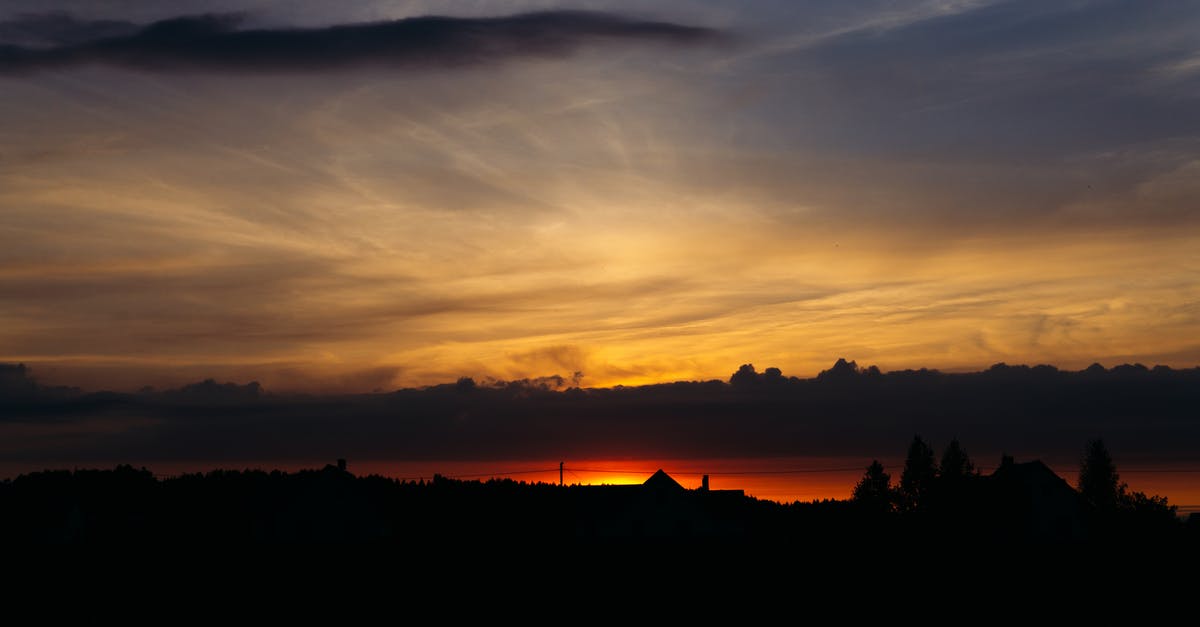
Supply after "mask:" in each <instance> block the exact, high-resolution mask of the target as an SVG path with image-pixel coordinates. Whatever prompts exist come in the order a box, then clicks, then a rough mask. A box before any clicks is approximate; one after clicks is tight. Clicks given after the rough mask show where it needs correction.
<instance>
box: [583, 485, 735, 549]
mask: <svg viewBox="0 0 1200 627" xmlns="http://www.w3.org/2000/svg"><path fill="white" fill-rule="evenodd" d="M577 488H578V489H577V490H576V494H575V496H576V500H575V514H576V530H577V534H578V535H580V536H583V537H609V538H688V537H712V536H726V537H733V536H740V535H743V534H744V532H745V529H744V522H743V521H744V514H745V511H744V506H745V493H744V492H743V491H742V490H709V489H707V484H705V485H703V486H702V487H701V488H700V489H697V490H689V489H687V488H685V487H683V486H682V485H680V484H679V482H678V481H675V479H673V478H672V477H671V476H670V475H668V474H667V473H666V472H664V471H663V470H662V469H659V470H658V471H656V472H655V473H654V474H653V475H650V478H648V479H646V481H644V482H643V483H641V484H630V485H602V486H577Z"/></svg>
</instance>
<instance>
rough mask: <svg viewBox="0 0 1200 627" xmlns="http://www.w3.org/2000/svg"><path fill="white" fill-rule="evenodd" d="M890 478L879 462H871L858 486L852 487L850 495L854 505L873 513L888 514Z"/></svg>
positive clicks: (889, 509) (890, 504)
mask: <svg viewBox="0 0 1200 627" xmlns="http://www.w3.org/2000/svg"><path fill="white" fill-rule="evenodd" d="M891 482H892V477H891V475H889V474H888V473H886V472H884V471H883V464H880V463H879V460H872V461H871V465H870V466H867V472H866V473H864V474H863V477H862V479H861V480H860V481H859V482H858V485H856V486H854V492H853V493H852V495H851V497H850V498H851V499H853V500H854V501H855V502H856V503H859V504H861V505H862V506H863V507H865V508H867V509H868V510H870V511H874V512H888V511H891V509H892V484H891Z"/></svg>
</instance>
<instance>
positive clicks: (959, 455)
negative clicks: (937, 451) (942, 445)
mask: <svg viewBox="0 0 1200 627" xmlns="http://www.w3.org/2000/svg"><path fill="white" fill-rule="evenodd" d="M939 472H940V473H941V477H942V479H944V480H945V481H947V482H951V483H953V482H961V481H962V480H964V479H966V478H967V477H973V476H975V475H976V474H977V473H976V471H975V464H974V463H973V462H971V458H970V457H968V456H967V452H966V451H965V450H963V447H962V445H961V444H959V443H958V438H954V439H953V440H950V444H948V445H946V450H945V451H943V452H942V464H941V467H940V469H939Z"/></svg>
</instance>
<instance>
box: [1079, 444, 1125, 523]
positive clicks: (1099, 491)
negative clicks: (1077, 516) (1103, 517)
mask: <svg viewBox="0 0 1200 627" xmlns="http://www.w3.org/2000/svg"><path fill="white" fill-rule="evenodd" d="M1079 495H1080V496H1081V497H1083V500H1084V502H1086V503H1087V504H1088V505H1091V506H1092V507H1093V508H1095V509H1096V510H1098V511H1102V512H1106V511H1113V510H1115V509H1117V506H1118V505H1120V504H1121V501H1122V500H1124V496H1125V486H1124V484H1122V483H1121V475H1119V474H1117V466H1116V464H1114V463H1113V459H1112V455H1109V453H1108V448H1107V447H1106V446H1104V440H1102V439H1099V438H1097V439H1095V440H1092V441H1090V442H1088V444H1087V448H1086V450H1085V452H1084V455H1083V460H1082V461H1081V462H1080V465H1079Z"/></svg>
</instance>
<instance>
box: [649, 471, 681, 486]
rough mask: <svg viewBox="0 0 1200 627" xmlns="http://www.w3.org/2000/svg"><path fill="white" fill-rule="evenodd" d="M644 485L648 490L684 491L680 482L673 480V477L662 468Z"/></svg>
mask: <svg viewBox="0 0 1200 627" xmlns="http://www.w3.org/2000/svg"><path fill="white" fill-rule="evenodd" d="M642 485H643V486H645V487H647V488H654V489H656V490H682V489H684V488H683V486H681V485H679V482H678V481H676V480H674V479H672V478H671V475H668V474H667V473H665V472H663V469H662V468H659V469H658V471H657V472H655V473H654V474H652V475H650V478H649V479H647V480H646V481H645V482H644V483H642Z"/></svg>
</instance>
